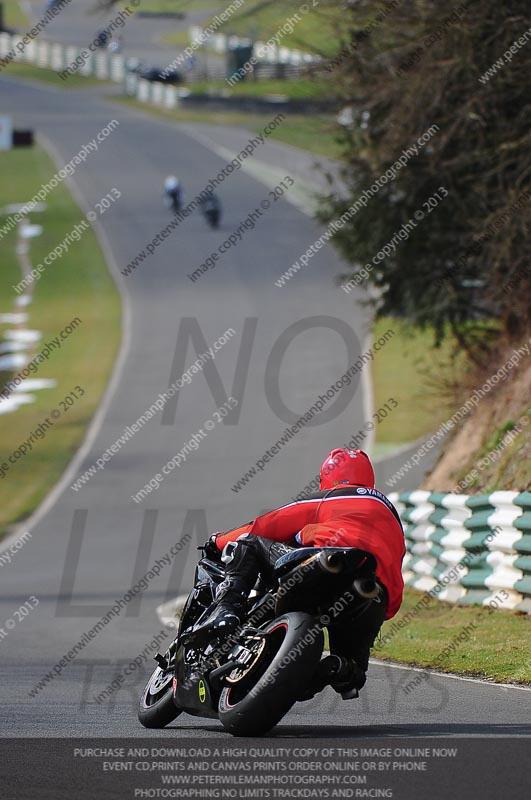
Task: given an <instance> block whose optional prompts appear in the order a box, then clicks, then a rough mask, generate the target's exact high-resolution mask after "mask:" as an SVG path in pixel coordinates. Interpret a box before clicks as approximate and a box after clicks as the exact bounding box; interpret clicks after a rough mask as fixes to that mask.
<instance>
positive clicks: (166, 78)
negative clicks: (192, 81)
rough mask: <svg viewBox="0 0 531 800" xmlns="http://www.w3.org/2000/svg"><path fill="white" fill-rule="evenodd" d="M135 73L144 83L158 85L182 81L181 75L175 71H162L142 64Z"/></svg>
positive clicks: (160, 68)
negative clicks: (150, 82)
mask: <svg viewBox="0 0 531 800" xmlns="http://www.w3.org/2000/svg"><path fill="white" fill-rule="evenodd" d="M135 71H136V73H137V75H138V77H139V78H144V80H146V81H152V82H154V81H156V82H158V83H182V81H183V77H182V74H181V73H180V72H179V71H178V70H176V69H164V68H163V67H154V66H150V65H149V64H147V65H146V64H144V65H141V66H140V67H139V68H138V69H136V70H135Z"/></svg>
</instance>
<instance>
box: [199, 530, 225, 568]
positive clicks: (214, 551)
mask: <svg viewBox="0 0 531 800" xmlns="http://www.w3.org/2000/svg"><path fill="white" fill-rule="evenodd" d="M222 533H223V531H216V532H215V533H212V534H211V535H210V537H209V538H208V541H207V542H206V544H205V545H204V547H203V550H204V551H205V554H206V555H207V556H208V558H212V559H214V560H215V561H219V558H220V556H221V550H220V549H219V547H218V546H217V544H216V537H217V536H221V535H222Z"/></svg>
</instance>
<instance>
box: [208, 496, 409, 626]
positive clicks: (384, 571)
mask: <svg viewBox="0 0 531 800" xmlns="http://www.w3.org/2000/svg"><path fill="white" fill-rule="evenodd" d="M299 532H300V536H299V538H300V541H301V543H302V544H303V545H307V546H309V545H314V546H316V547H325V546H328V547H359V548H361V549H362V550H366V551H368V552H369V553H371V554H372V555H373V556H374V557H375V558H376V561H377V563H378V568H377V570H376V575H377V577H378V578H379V580H380V581H381V582H382V583H383V585H384V586H385V588H386V589H387V593H388V597H389V603H388V607H387V614H386V618H387V619H390V618H391V617H393V616H394V615H395V614H396V612H397V611H398V609H399V608H400V605H401V603H402V593H403V590H404V581H403V578H402V559H403V557H404V555H405V552H406V550H405V543H404V532H403V530H402V525H401V522H400V518H399V516H398V512H397V511H396V509H395V507H394V506H393V504H392V503H391V501H390V500H388V499H387V497H386V496H385V495H383V494H382V493H381V492H379V491H377V490H376V489H365V488H360V487H353V486H344V487H337V488H335V489H330V490H328V491H326V492H316V493H315V494H311V495H308V497H306V498H304V499H303V500H299V501H298V502H295V503H289V504H288V505H286V506H282V508H278V509H276V510H275V511H270V512H268V513H267V514H263V515H262V516H261V517H257V518H256V519H255V520H254V521H253V522H250V523H248V524H247V525H243V526H242V527H240V528H234V529H233V530H231V531H228V532H227V533H223V534H220V535H218V536H217V537H216V544H217V546H218V547H219V549H220V550H223V548H224V547H225V545H226V544H227V542H233V541H235V540H236V539H237V538H238V537H239V536H241V535H242V534H244V533H252V534H255V535H256V536H262V537H264V538H266V539H273V540H274V541H276V542H285V543H289V542H290V540H292V539H293V538H294V536H295V535H296V534H297V533H299Z"/></svg>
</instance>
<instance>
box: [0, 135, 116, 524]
mask: <svg viewBox="0 0 531 800" xmlns="http://www.w3.org/2000/svg"><path fill="white" fill-rule="evenodd" d="M55 171H56V168H55V166H54V164H53V162H52V161H51V159H50V158H49V157H48V155H47V154H46V153H45V152H44V151H43V150H42V149H40V148H38V147H34V148H32V149H15V150H11V151H7V152H2V153H0V172H1V174H2V176H3V180H2V182H1V184H0V208H3V207H4V206H5V205H7V204H9V203H22V202H27V201H28V200H30V199H31V197H32V196H33V195H34V194H35V193H36V192H37V191H38V190H39V188H40V187H41V185H42V184H43V183H47V182H48V181H49V180H50V178H51V177H52V176H53V175H54V173H55ZM46 202H47V204H48V208H47V209H46V211H44V212H42V213H33V214H30V215H29V217H30V219H31V221H32V222H33V223H37V224H40V225H42V226H43V233H42V234H41V235H40V236H38V237H36V238H34V239H31V240H30V241H31V246H30V258H31V262H32V264H33V266H36V265H38V264H40V263H42V262H43V260H44V257H45V256H46V255H47V254H48V253H49V252H50V251H51V250H53V248H54V247H56V245H58V244H59V243H60V242H62V241H63V240H64V239H65V237H66V235H67V234H68V233H70V232H71V231H72V230H73V229H74V227H75V225H76V223H79V222H80V221H81V220H82V218H83V215H82V212H81V211H80V209H79V208H78V206H77V205H76V203H75V202H74V201H73V199H72V197H71V195H70V193H69V192H68V190H67V188H66V187H65V186H64V184H59V185H58V186H57V187H56V188H55V189H53V190H52V191H51V192H50V194H48V197H47V198H46ZM5 220H6V217H5V216H2V217H0V223H5ZM15 244H16V232H15V231H11V232H10V233H8V234H6V235H5V236H4V237H3V238H2V239H1V240H0V258H1V260H2V270H0V298H1V300H0V303H1V305H0V313H9V312H12V311H13V310H14V298H15V297H16V293H15V291H14V289H13V288H12V287H13V285H14V284H17V283H18V282H19V280H20V278H21V273H20V268H19V265H18V261H17V258H16V255H15ZM34 286H35V290H34V300H33V303H32V304H31V305H30V306H28V309H27V311H28V314H29V319H28V321H27V322H26V323H25V327H27V328H29V329H31V330H37V331H40V332H41V334H42V338H41V340H40V342H39V343H38V344H37V345H36V346H35V351H34V354H36V353H38V352H40V350H41V349H42V348H43V347H44V345H45V344H46V342H49V341H51V340H53V339H54V338H55V337H57V336H59V334H60V332H61V331H62V330H63V329H64V328H65V326H66V325H68V324H69V323H70V322H71V321H72V320H74V319H76V318H79V319H80V320H81V323H80V324H76V326H75V330H73V332H72V333H71V335H69V336H68V338H67V339H66V340H65V341H63V342H62V343H61V348H60V349H57V348H55V349H54V350H53V352H52V354H51V355H50V357H49V360H47V361H45V362H43V363H41V364H40V365H39V368H38V371H37V372H36V373H35V374H32V375H31V376H30V377H32V378H51V379H54V380H55V381H57V385H56V387H55V388H52V389H42V390H39V391H37V392H35V393H34V395H33V396H34V398H35V401H34V402H33V403H31V404H28V405H24V406H22V407H19V409H18V410H17V411H15V412H13V413H9V414H1V415H0V443H1V446H0V464H1V463H2V462H8V464H9V455H10V454H11V453H12V452H13V451H14V450H16V449H17V448H18V447H19V445H20V444H21V443H23V442H25V441H26V440H27V439H28V437H29V436H30V435H31V433H32V432H33V431H34V430H35V429H36V428H37V427H38V426H39V423H41V422H43V421H44V420H45V419H46V418H47V417H48V418H49V417H50V412H51V411H52V409H58V410H59V411H60V417H59V418H58V419H57V420H56V421H55V422H54V424H53V427H50V428H48V430H47V431H46V432H45V435H44V436H43V438H39V439H36V441H35V442H34V444H33V445H32V449H31V450H30V452H28V453H27V454H26V455H25V457H22V458H20V459H18V460H16V462H15V463H13V464H9V470H8V471H7V474H6V475H5V477H4V478H2V479H0V537H1V536H3V535H5V534H6V532H8V531H9V529H10V526H12V525H13V523H15V522H18V521H21V520H23V519H24V518H25V517H27V516H28V515H29V514H30V513H31V512H32V511H33V510H34V509H35V508H36V507H37V506H38V505H39V503H40V502H41V501H42V500H43V499H44V497H45V496H46V495H47V494H48V492H49V491H50V490H51V488H52V487H53V486H54V485H55V483H56V482H57V480H58V479H59V478H60V476H61V474H62V473H63V472H64V470H65V468H66V466H67V464H68V463H69V461H70V460H71V459H72V456H73V455H74V453H75V452H76V450H77V449H78V448H79V446H80V444H81V442H82V440H83V437H84V434H85V431H86V428H87V425H88V423H89V422H90V420H91V418H92V416H93V414H94V412H95V411H96V408H97V406H98V403H99V400H100V398H101V395H102V393H103V391H104V389H105V386H106V384H107V382H108V379H109V375H110V373H111V370H112V366H113V363H114V361H115V358H116V354H117V350H118V347H119V342H120V330H121V306H120V298H119V294H118V291H117V289H116V287H115V285H114V282H113V280H112V279H111V277H110V275H109V273H108V270H107V266H106V263H105V261H104V258H103V255H102V253H101V250H100V248H99V246H98V243H97V240H96V237H95V235H94V233H93V232H92V230H90V229H89V230H86V231H84V232H83V233H82V237H81V240H80V241H78V242H73V243H72V244H71V245H70V248H69V250H68V252H67V253H66V254H64V255H63V256H62V257H61V258H59V259H58V260H56V261H54V262H53V264H51V265H50V266H49V267H47V268H46V270H45V271H44V273H43V274H42V275H41V278H40V280H38V281H37V282H36V283H35V284H34ZM7 327H9V328H12V327H13V325H6V324H3V325H0V341H1V340H2V333H3V331H4V330H5V329H6V328H7ZM9 377H10V376H9V375H7V374H6V373H0V386H1V385H3V384H5V381H6V380H7V379H8V378H9ZM77 385H80V386H81V387H82V388H83V390H84V394H83V396H82V397H80V398H79V399H76V400H75V402H74V404H73V405H72V406H70V407H67V409H66V410H63V408H62V406H61V401H63V400H64V398H65V397H66V396H67V395H69V394H70V393H71V392H72V391H73V390H74V389H75V387H76V386H77Z"/></svg>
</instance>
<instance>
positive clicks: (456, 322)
mask: <svg viewBox="0 0 531 800" xmlns="http://www.w3.org/2000/svg"><path fill="white" fill-rule="evenodd" d="M335 5H337V3H336V4H335ZM344 6H345V8H344V15H345V18H344V27H343V30H344V32H345V33H344V34H343V43H342V48H341V50H340V51H339V53H338V55H337V57H336V58H335V59H333V60H332V61H331V62H329V63H328V64H327V65H326V67H325V69H324V75H325V76H329V77H330V85H331V87H333V89H334V94H335V96H336V98H337V100H338V104H339V105H340V106H343V107H347V108H349V109H350V110H351V116H352V124H347V125H343V127H342V130H341V133H340V134H339V136H340V141H341V144H342V145H343V151H344V156H345V167H344V170H343V181H344V184H345V186H346V187H347V195H346V196H345V192H344V191H342V190H338V189H337V188H336V189H333V190H331V192H330V194H329V195H328V197H326V198H325V199H324V201H323V206H322V212H321V217H322V219H323V220H324V221H326V222H332V221H333V220H337V219H338V218H339V217H340V216H341V215H342V214H343V213H344V212H345V211H346V210H347V209H349V208H351V207H352V206H353V204H354V203H355V202H356V200H358V198H359V197H360V195H361V193H362V191H363V190H364V189H368V188H369V187H373V188H374V185H375V182H376V181H378V180H379V179H380V178H381V176H383V175H384V174H385V173H386V171H387V170H388V169H389V168H390V167H391V166H392V165H393V164H395V163H396V161H397V159H398V158H399V157H400V156H401V155H402V154H403V153H404V151H408V149H409V148H411V147H412V146H414V145H415V144H416V143H417V140H418V138H419V137H421V136H422V135H423V134H424V133H425V132H426V131H429V130H430V129H431V130H433V126H437V129H438V130H436V132H435V133H434V135H432V136H430V138H429V141H426V143H425V144H424V145H423V146H422V147H419V153H418V155H415V156H412V157H411V158H408V160H407V164H406V165H404V166H400V168H399V169H398V170H395V172H396V175H395V177H394V178H392V179H391V180H387V181H385V179H383V180H382V181H380V184H381V188H377V192H376V193H375V194H372V196H371V197H370V198H369V199H368V201H367V203H366V205H365V207H361V208H360V210H359V211H356V213H354V214H353V215H352V216H351V218H350V219H349V220H348V222H346V223H345V225H344V226H343V227H342V228H341V230H339V231H338V233H337V234H336V236H335V241H336V243H337V245H338V247H339V248H340V250H341V251H342V254H343V255H344V256H345V258H346V259H347V260H348V261H349V262H350V263H352V264H353V267H354V270H353V273H352V275H351V276H350V278H351V279H352V280H353V282H357V281H360V282H362V283H364V285H366V286H368V285H370V284H372V286H373V287H376V288H377V293H376V294H377V300H376V301H375V302H376V306H377V313H379V314H393V315H399V316H401V317H404V318H406V319H407V320H409V321H411V322H412V323H414V324H415V325H419V326H421V327H423V326H426V325H428V324H429V325H433V326H434V328H435V332H436V340H437V341H440V340H441V339H442V338H443V337H444V335H445V334H446V333H447V332H448V331H449V330H451V331H452V332H453V334H454V335H455V336H456V337H457V339H458V341H459V342H460V344H461V345H462V347H463V348H465V349H466V350H467V351H468V352H469V353H470V354H471V355H472V356H473V358H474V359H475V360H476V361H481V360H482V357H483V356H484V355H485V353H486V351H488V350H489V347H490V346H491V343H492V339H493V338H498V336H497V332H499V330H500V327H501V329H502V331H503V332H504V334H505V337H507V338H508V339H509V340H517V339H519V338H521V337H522V336H523V335H524V334H525V333H526V332H527V333H529V332H530V316H531V314H530V312H531V271H530V268H529V251H528V248H527V246H526V240H527V235H528V233H529V229H530V221H531V212H530V200H531V186H530V159H529V152H530V144H531V135H530V131H529V124H528V120H527V114H528V109H529V103H528V98H529V94H528V93H529V86H528V82H529V74H530V72H531V27H530V23H531V18H530V14H529V3H528V2H527V0H509V2H505V3H501V4H500V3H499V2H498V0H483V2H482V3H479V4H478V3H474V2H471V0H468V1H467V2H463V3H461V4H459V5H456V6H455V7H453V8H452V7H448V6H446V5H445V4H443V3H441V2H440V0H402V2H400V0H393V1H392V2H377V1H374V0H359V1H358V2H356V1H355V0H354V1H352V0H351V2H349V3H345V4H344ZM511 47H512V51H511ZM504 54H505V55H504ZM347 117H348V115H347ZM403 160H404V159H403ZM389 174H390V173H388V175H389ZM446 193H447V195H446ZM437 195H439V197H441V196H442V195H446V196H444V197H441V199H440V200H439V199H438V197H437ZM430 198H431V200H430ZM428 202H429V203H430V204H431V205H432V206H433V207H432V208H431V209H430V207H429V205H426V204H427V203H428ZM419 212H421V213H423V214H424V216H423V217H421V213H419ZM408 220H412V221H413V222H414V223H416V224H415V225H414V226H413V225H411V224H410V225H409V228H411V230H410V231H409V232H408V231H407V230H406V231H405V234H407V235H404V233H403V234H402V236H403V238H401V239H399V238H398V237H397V232H398V231H400V230H402V231H404V229H403V227H402V226H404V224H405V223H407V221H408ZM393 237H394V238H393ZM393 243H394V245H395V249H393V246H392V244H393ZM386 244H388V245H389V246H388V247H387V248H386V250H387V252H390V254H389V255H387V256H386V257H385V258H384V259H383V260H381V261H378V256H377V254H378V253H379V252H380V251H381V248H382V247H383V246H385V245H386ZM375 256H376V258H375ZM356 276H357V277H356Z"/></svg>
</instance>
